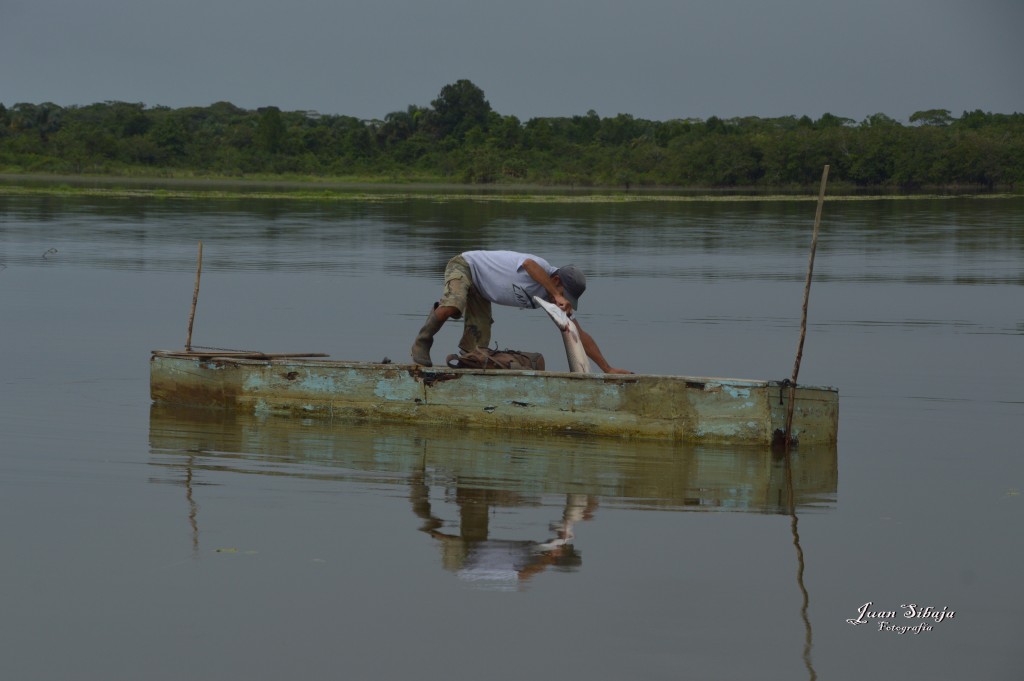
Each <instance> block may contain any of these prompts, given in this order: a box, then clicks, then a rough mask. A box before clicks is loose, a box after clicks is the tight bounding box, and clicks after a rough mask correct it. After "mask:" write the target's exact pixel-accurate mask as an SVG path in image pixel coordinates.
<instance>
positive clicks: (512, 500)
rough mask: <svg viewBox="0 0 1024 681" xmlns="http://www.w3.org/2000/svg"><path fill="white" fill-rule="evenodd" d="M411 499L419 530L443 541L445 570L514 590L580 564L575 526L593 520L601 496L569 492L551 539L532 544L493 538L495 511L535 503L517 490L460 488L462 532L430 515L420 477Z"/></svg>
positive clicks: (457, 493)
mask: <svg viewBox="0 0 1024 681" xmlns="http://www.w3.org/2000/svg"><path fill="white" fill-rule="evenodd" d="M410 499H411V501H412V508H413V511H414V512H415V513H416V515H417V516H418V517H420V518H422V519H423V521H424V522H423V525H422V526H421V527H420V530H421V531H422V532H426V533H427V534H429V535H430V536H431V537H433V538H434V539H437V540H438V541H439V542H441V555H442V562H443V564H444V567H445V569H446V570H451V571H452V572H454V573H456V574H457V575H458V576H459V577H460V578H461V579H464V580H466V581H470V582H477V583H479V586H485V587H489V588H498V589H503V588H507V589H514V588H516V587H517V586H518V585H519V584H521V583H523V582H524V581H526V580H528V579H530V577H532V576H533V575H535V574H537V573H538V572H542V571H544V570H545V569H547V568H548V567H554V568H556V569H562V570H572V569H574V568H576V567H578V566H580V565H581V564H582V563H583V559H582V557H581V556H580V554H579V553H578V552H577V551H576V549H575V547H574V546H573V544H572V540H573V538H574V536H575V535H574V534H573V526H574V525H575V524H576V523H578V522H581V521H583V520H590V519H591V518H592V517H593V514H594V511H595V509H596V508H597V498H596V497H592V496H589V495H585V494H567V495H566V498H565V506H564V508H563V510H562V518H561V520H559V521H556V522H553V523H551V525H550V526H549V528H548V529H549V530H550V532H551V535H550V536H548V537H547V538H546V539H545V540H544V541H532V540H514V539H499V538H492V537H491V536H490V528H489V524H490V516H491V510H492V509H493V508H496V507H506V508H507V507H515V506H524V505H527V504H528V503H530V502H528V501H526V500H524V499H523V497H522V495H520V494H518V493H516V492H508V491H501V490H487V489H471V488H461V487H460V488H456V491H455V503H456V504H457V505H458V507H459V532H458V534H452V533H449V532H442V531H441V528H442V527H443V526H444V521H442V520H441V519H440V518H438V517H437V516H435V515H434V514H433V513H432V512H431V508H430V492H429V488H428V486H427V485H426V484H424V482H423V479H422V477H421V476H416V477H415V478H414V479H413V481H412V483H411V494H410Z"/></svg>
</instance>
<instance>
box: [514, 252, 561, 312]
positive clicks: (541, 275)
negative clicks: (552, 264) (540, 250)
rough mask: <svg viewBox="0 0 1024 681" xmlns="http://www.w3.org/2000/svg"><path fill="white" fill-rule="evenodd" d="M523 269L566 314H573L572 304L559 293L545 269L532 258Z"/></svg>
mask: <svg viewBox="0 0 1024 681" xmlns="http://www.w3.org/2000/svg"><path fill="white" fill-rule="evenodd" d="M523 269H524V270H526V273H527V274H529V275H530V278H531V279H533V280H534V281H535V282H537V283H538V284H540V285H541V286H543V287H544V290H545V291H547V292H548V295H549V296H550V297H551V302H553V303H554V304H555V305H557V306H558V307H560V308H561V309H562V311H564V312H565V313H566V314H572V304H571V303H570V302H569V301H568V300H566V299H565V296H563V295H562V294H561V292H559V290H558V287H557V286H555V282H553V281H551V277H550V276H548V273H547V272H545V271H544V268H543V267H541V266H540V265H539V264H537V261H536V260H532V259H530V258H527V259H526V260H524V261H523Z"/></svg>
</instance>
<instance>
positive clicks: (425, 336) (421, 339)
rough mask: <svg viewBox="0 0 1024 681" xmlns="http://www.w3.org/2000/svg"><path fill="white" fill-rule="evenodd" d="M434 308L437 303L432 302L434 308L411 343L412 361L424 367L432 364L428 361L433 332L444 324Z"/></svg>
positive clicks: (432, 342)
mask: <svg viewBox="0 0 1024 681" xmlns="http://www.w3.org/2000/svg"><path fill="white" fill-rule="evenodd" d="M436 310H437V303H434V309H433V310H431V311H430V314H429V315H427V323H426V324H424V325H423V328H422V329H420V332H419V334H417V336H416V341H415V342H414V343H413V344H412V361H413V362H415V363H416V364H419V365H420V366H424V367H431V366H434V364H433V362H431V361H430V347H431V346H432V345H433V344H434V334H435V333H437V332H438V331H439V330H440V329H441V326H442V325H443V324H444V320H443V319H439V318H438V316H437V313H436Z"/></svg>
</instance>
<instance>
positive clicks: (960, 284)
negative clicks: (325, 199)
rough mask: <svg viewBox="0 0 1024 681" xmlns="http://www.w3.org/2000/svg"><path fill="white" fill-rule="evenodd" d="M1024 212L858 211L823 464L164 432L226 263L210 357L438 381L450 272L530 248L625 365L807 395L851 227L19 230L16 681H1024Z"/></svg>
mask: <svg viewBox="0 0 1024 681" xmlns="http://www.w3.org/2000/svg"><path fill="white" fill-rule="evenodd" d="M1022 208H1024V200H1021V199H984V200H979V199H974V200H970V199H945V200H919V201H858V202H842V201H830V202H829V203H828V204H827V205H826V208H825V220H824V223H823V234H822V241H821V243H820V244H819V248H818V257H817V261H816V267H815V283H814V288H813V290H812V295H811V305H810V328H809V331H808V338H807V344H806V347H805V351H804V358H803V364H802V366H801V371H800V378H801V380H802V381H803V382H806V383H814V384H824V385H834V386H837V387H838V388H839V389H840V394H841V408H840V413H841V422H840V442H839V446H838V448H837V449H831V448H830V449H825V450H814V449H807V450H803V451H799V452H798V453H797V454H796V455H795V457H794V458H793V460H792V462H791V465H790V466H789V467H787V466H786V462H785V460H783V459H780V458H778V457H773V456H772V454H771V453H770V452H765V451H760V450H754V451H751V450H746V449H739V450H736V449H730V448H728V447H717V448H714V447H696V448H682V447H673V446H669V445H664V444H646V445H624V444H622V443H615V442H603V441H593V440H587V439H578V438H554V439H551V438H547V439H537V438H533V437H531V436H529V434H518V435H502V436H497V435H489V434H478V433H459V432H452V431H450V430H436V429H434V430H432V429H408V428H382V427H377V428H371V427H367V426H358V425H345V424H325V423H318V422H291V421H282V420H276V419H270V420H260V419H256V418H243V417H228V416H224V415H221V414H216V413H209V412H195V411H189V410H182V409H168V408H151V405H150V402H149V397H148V365H147V362H148V358H149V351H150V350H152V349H156V348H180V347H182V346H183V345H184V342H185V334H186V324H187V317H188V308H189V304H190V302H191V295H192V286H193V283H194V276H195V257H196V250H197V249H196V244H197V241H198V240H200V239H201V240H203V242H204V263H203V279H202V291H201V294H200V300H199V307H198V312H197V315H196V322H195V331H194V335H193V343H194V344H196V345H203V346H209V347H217V348H233V349H258V350H263V351H281V352H326V353H330V354H331V355H332V356H333V357H336V358H342V359H359V360H380V359H382V358H383V357H390V358H392V359H394V360H396V361H405V359H406V357H407V353H408V348H409V345H410V342H411V340H412V337H413V335H414V334H415V332H416V330H417V329H418V328H419V325H420V323H421V321H422V319H423V317H424V315H425V314H426V312H427V310H428V309H429V305H430V304H431V302H432V301H434V300H435V299H436V298H437V296H438V294H439V289H440V275H441V271H442V269H443V266H444V263H445V262H446V261H447V259H448V258H449V257H451V256H452V255H454V254H456V253H458V252H460V251H462V250H465V249H468V248H471V247H487V248H513V249H519V250H526V251H530V252H534V253H536V254H538V255H542V256H544V257H546V258H548V259H549V260H550V261H551V262H552V263H555V264H563V263H567V262H575V263H576V264H578V265H579V266H581V267H582V268H584V269H585V271H586V272H587V273H588V275H589V287H588V292H587V294H586V296H585V297H584V299H583V301H582V305H581V310H580V319H581V321H582V323H583V325H584V327H585V328H587V330H588V331H590V332H591V334H592V335H593V336H594V337H595V338H596V339H597V341H598V343H599V344H600V345H601V347H602V349H603V350H604V353H605V355H606V356H607V357H608V358H609V359H610V361H611V362H612V363H613V364H615V365H616V366H620V367H624V368H628V369H632V370H634V371H637V372H647V373H671V374H686V375H696V376H731V377H744V378H784V377H787V376H789V375H790V373H791V372H792V364H793V356H794V354H795V350H796V343H797V339H798V335H799V316H800V304H801V297H802V292H803V280H804V274H805V268H806V262H807V247H808V244H809V239H810V227H811V220H812V218H813V213H814V205H813V202H792V203H788V202H787V203H770V202H764V203H759V202H732V203H730V202H714V203H664V202H649V203H635V204H632V203H631V204H587V203H578V204H530V203H494V202H489V201H467V200H460V201H447V202H438V201H432V200H428V199H422V200H390V201H388V200H383V201H372V202H352V203H316V202H308V203H304V202H297V201H275V200H259V199H250V200H221V201H212V200H211V201H204V200H187V201H186V200H173V199H163V200H160V199H119V200H103V199H86V198H35V197H33V198H24V197H4V198H0V319H2V327H0V328H2V331H0V350H2V357H3V372H2V375H0V528H2V529H0V540H2V544H3V547H4V560H3V561H0V579H2V583H3V584H4V588H3V594H4V596H3V609H2V611H3V615H2V616H0V647H2V650H0V678H4V679H85V680H92V679H97V680H100V679H102V680H114V679H184V678H188V679H278V678H309V679H321V678H323V679H327V678H331V679H334V678H354V679H396V678H423V679H478V678H486V679H522V678H528V677H534V676H557V677H559V678H566V679H588V680H600V679H609V680H611V679H616V680H617V679H680V678H699V679H803V678H809V679H816V678H817V679H840V680H841V679H860V678H866V677H879V678H883V677H884V678H929V679H964V678H977V679H1019V678H1021V676H1022V674H1024V652H1021V647H1020V643H1019V642H1020V638H1021V637H1020V634H1021V631H1022V627H1024V585H1022V582H1021V579H1020V573H1021V565H1022V564H1024V542H1022V540H1021V538H1020V528H1021V522H1022V520H1024V494H1022V490H1024V459H1022V457H1021V453H1020V440H1021V435H1022V433H1024V431H1022V426H1021V423H1022V416H1024V397H1022V394H1021V389H1020V385H1021V379H1022V378H1024V377H1022V371H1021V367H1022V361H1021V360H1022V357H1024V354H1022V351H1024V307H1022V304H1021V303H1022V295H1021V294H1022V292H1024V217H1022V216H1024V211H1022ZM495 317H496V325H495V340H496V341H497V342H498V343H499V344H500V345H503V346H509V347H519V348H522V349H529V350H538V351H541V352H543V353H544V354H545V356H546V357H547V358H548V364H549V366H552V367H553V368H558V366H559V364H560V363H564V362H565V360H564V352H563V351H562V348H561V341H560V340H559V337H558V334H557V332H556V330H555V329H554V328H553V327H552V325H551V323H550V321H548V320H547V319H546V317H544V315H542V314H539V313H536V312H535V311H533V312H529V311H518V310H512V309H505V308H501V309H497V310H496V315H495ZM450 326H451V328H448V327H446V328H445V329H444V330H443V331H442V333H441V334H440V335H439V337H438V341H437V343H436V344H435V359H439V357H440V355H441V354H442V353H446V352H451V351H454V349H455V344H456V342H457V340H458V336H459V331H460V329H458V327H457V326H456V325H454V324H453V325H450ZM790 494H791V495H792V508H793V509H794V510H795V513H794V514H790V513H789V509H790V508H791V506H790ZM866 603H871V606H870V608H869V609H868V610H867V611H866V612H867V614H866V615H865V617H864V618H863V619H870V621H869V622H867V623H865V624H861V625H852V624H850V623H848V622H847V620H849V619H854V620H856V619H857V618H858V611H859V610H860V609H861V608H862V606H864V604H866ZM905 604H906V605H908V606H909V604H916V605H917V606H918V607H919V608H924V607H926V606H931V607H932V608H933V609H935V610H943V609H945V610H946V611H947V612H948V611H954V612H955V615H954V616H953V617H952V619H949V618H946V619H942V621H937V618H934V617H932V618H926V619H920V618H910V619H908V618H905V617H903V614H904V612H905V611H906V609H907V608H905V607H904V605H905ZM887 611H892V612H894V615H895V616H893V615H886V616H884V617H882V616H879V617H874V618H872V617H871V615H872V614H877V613H881V612H887ZM880 621H889V622H891V623H892V624H893V625H896V626H903V627H906V626H913V625H916V624H918V623H923V624H925V625H927V627H919V628H918V632H919V633H914V632H913V631H907V632H906V633H903V634H900V633H898V630H884V628H883V629H882V630H880V624H879V623H880Z"/></svg>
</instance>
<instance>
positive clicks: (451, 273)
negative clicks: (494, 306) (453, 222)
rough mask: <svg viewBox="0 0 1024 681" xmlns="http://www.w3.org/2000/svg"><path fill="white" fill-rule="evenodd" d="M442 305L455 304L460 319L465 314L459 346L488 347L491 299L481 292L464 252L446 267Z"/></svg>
mask: <svg viewBox="0 0 1024 681" xmlns="http://www.w3.org/2000/svg"><path fill="white" fill-rule="evenodd" d="M440 304H441V306H442V307H454V308H456V309H458V313H457V314H455V315H452V316H453V317H455V318H456V319H462V318H463V317H464V318H465V322H464V327H465V328H464V330H463V332H462V340H460V341H459V348H460V349H462V350H463V351H464V352H471V351H472V350H473V349H474V348H486V347H487V346H488V345H490V343H491V324H493V323H494V320H493V319H492V318H491V301H489V300H487V299H486V298H484V297H483V296H482V295H480V292H479V291H477V289H476V286H474V285H473V273H472V272H471V271H470V269H469V263H468V262H466V259H465V258H463V257H462V256H461V255H457V256H455V257H454V258H452V259H451V260H449V261H448V266H447V267H445V268H444V294H443V295H442V296H441V303H440Z"/></svg>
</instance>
